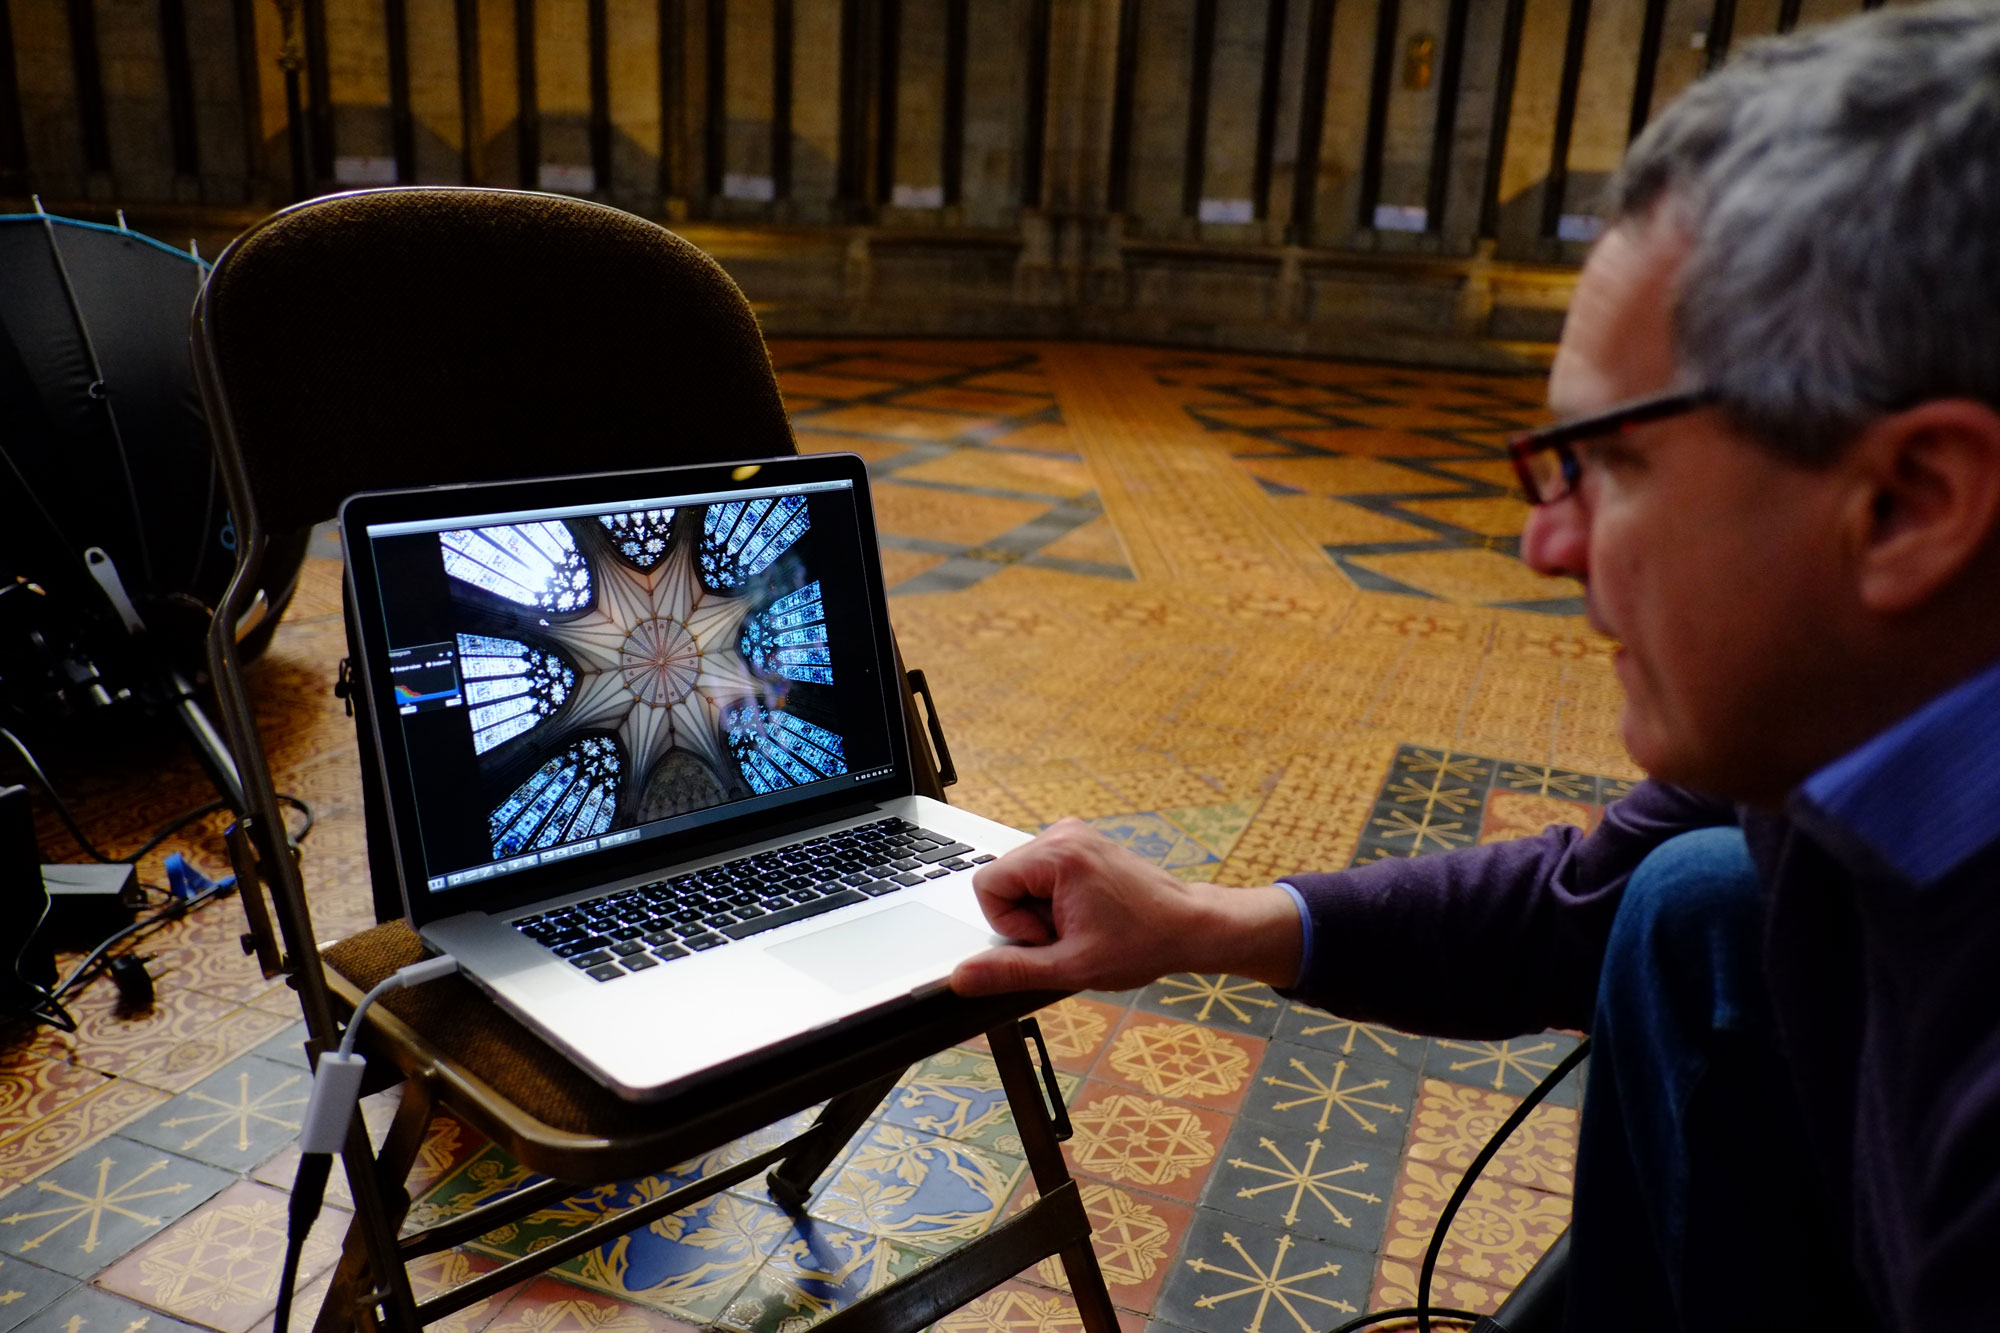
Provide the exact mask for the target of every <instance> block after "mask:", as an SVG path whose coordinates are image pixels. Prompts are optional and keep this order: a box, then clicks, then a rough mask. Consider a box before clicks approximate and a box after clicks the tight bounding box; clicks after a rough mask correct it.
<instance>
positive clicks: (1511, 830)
mask: <svg viewBox="0 0 2000 1333" xmlns="http://www.w3.org/2000/svg"><path fill="white" fill-rule="evenodd" d="M1597 814H1598V807H1597V806H1594V805H1591V804H1589V803H1587V802H1584V801H1569V800H1563V799H1562V798H1560V797H1555V796H1539V795H1536V794H1535V793H1533V792H1524V791H1496V792H1494V793H1493V794H1492V795H1491V796H1490V797H1488V798H1487V802H1486V813H1485V815H1484V816H1483V817H1482V818H1481V820H1480V825H1479V841H1481V842H1506V841H1509V840H1510V839H1513V838H1532V837H1534V836H1535V835H1536V834H1537V833H1540V832H1541V831H1542V830H1543V829H1545V828H1547V827H1549V826H1550V825H1551V824H1569V825H1571V826H1573V827H1575V828H1580V829H1584V830H1586V831H1588V830H1589V829H1591V828H1592V827H1594V826H1595V825H1596V823H1597Z"/></svg>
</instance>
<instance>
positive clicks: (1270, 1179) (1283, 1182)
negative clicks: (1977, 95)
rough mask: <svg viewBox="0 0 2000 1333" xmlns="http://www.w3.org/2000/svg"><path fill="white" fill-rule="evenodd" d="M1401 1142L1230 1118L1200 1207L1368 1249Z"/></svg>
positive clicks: (1385, 1205)
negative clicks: (1286, 1128)
mask: <svg viewBox="0 0 2000 1333" xmlns="http://www.w3.org/2000/svg"><path fill="white" fill-rule="evenodd" d="M1401 1146H1402V1145H1401V1144H1400V1143H1392V1142H1365V1141H1362V1140H1360V1139H1358V1138H1356V1137H1354V1136H1352V1135H1342V1136H1340V1137H1334V1136H1332V1135H1326V1134H1312V1135H1305V1134H1300V1133H1297V1132H1296V1131H1294V1132H1291V1133H1286V1132H1284V1131H1281V1130H1279V1129H1277V1128H1276V1127H1275V1126H1272V1125H1267V1124H1263V1123H1260V1122H1258V1121H1255V1120H1238V1121H1237V1122H1236V1125H1235V1128H1234V1129H1232V1130H1231V1131H1230V1135H1229V1142H1228V1144H1227V1145H1226V1146H1225V1147H1224V1149H1223V1154H1222V1160H1221V1161H1220V1162H1219V1163H1218V1164H1217V1166H1216V1168H1215V1174H1214V1175H1213V1176H1211V1177H1210V1178H1209V1182H1208V1188H1207V1189H1206V1190H1205V1191H1203V1193H1202V1200H1201V1201H1202V1207H1203V1208H1204V1210H1213V1211H1218V1212H1224V1213H1232V1214H1234V1215H1236V1216H1238V1217H1245V1218H1249V1219H1251V1220H1253V1221H1257V1222H1261V1223H1263V1224H1264V1225H1266V1226H1269V1227H1275V1228H1277V1229H1278V1230H1281V1231H1288V1232H1292V1233H1294V1234H1297V1235H1301V1236H1312V1237H1315V1238H1317V1239H1319V1240H1323V1241H1326V1242H1328V1243H1330V1244H1336V1245H1345V1246H1349V1247H1351V1248H1354V1249H1358V1250H1363V1251H1367V1252H1369V1253H1373V1252H1374V1250H1375V1248H1376V1247H1377V1246H1378V1245H1379V1244H1380V1243H1381V1240H1382V1229H1383V1225H1384V1223H1385V1222H1386V1221H1387V1219H1388V1214H1389V1194H1390V1192H1391V1191H1392V1190H1393V1189H1394V1188H1395V1183H1396V1157H1397V1153H1398V1150H1399V1149H1400V1148H1401Z"/></svg>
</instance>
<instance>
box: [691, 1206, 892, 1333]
mask: <svg viewBox="0 0 2000 1333" xmlns="http://www.w3.org/2000/svg"><path fill="white" fill-rule="evenodd" d="M931 1257H932V1256H930V1255H929V1254H927V1253H925V1252H924V1251H922V1250H920V1249H917V1248H916V1247H914V1246H910V1245H903V1244H899V1243H897V1242H895V1241H892V1240H886V1239H884V1238H882V1237H880V1236H871V1235H866V1234H864V1233H862V1232H858V1231H852V1230H849V1229H847V1228H845V1227H841V1226H835V1225H829V1224H827V1223H825V1222H821V1221H819V1220H817V1219H815V1218H807V1219H806V1220H805V1221H803V1222H801V1223H799V1224H798V1225H797V1226H795V1227H794V1228H793V1230H792V1233H791V1234H790V1235H789V1236H788V1237H787V1238H786V1239H785V1240H784V1241H783V1242H781V1243H780V1244H779V1246H778V1247H777V1250H776V1252H775V1253H774V1254H773V1255H772V1256H771V1258H770V1260H769V1261H768V1262H767V1263H765V1264H764V1266H763V1267H762V1268H760V1269H759V1270H758V1271H757V1274H756V1276H755V1277H753V1278H751V1279H750V1281H749V1283H748V1284H747V1285H746V1286H745V1287H744V1288H743V1290H742V1291H741V1292H739V1293H738V1294H737V1296H736V1298H735V1299H734V1300H732V1301H730V1303H729V1306H728V1308H727V1309H725V1310H724V1311H723V1313H722V1317H721V1318H720V1319H718V1320H717V1321H716V1323H717V1325H718V1327H721V1328H726V1329H734V1330H738V1331H739V1333H791V1331H792V1330H795V1329H803V1328H807V1327H810V1326H811V1325H813V1324H816V1323H818V1322H819V1321H820V1320H822V1319H824V1318H826V1316H828V1315H830V1314H832V1313H833V1312H834V1311H836V1310H843V1309H845V1308H847V1307H848V1306H850V1305H852V1304H854V1303H855V1302H856V1301H858V1300H860V1299H861V1298H862V1297H864V1296H867V1295H869V1294H871V1293H873V1292H876V1291H880V1290H881V1289H882V1288H883V1287H886V1286H888V1285H889V1284H890V1283H891V1282H894V1281H895V1280H896V1279H898V1278H900V1277H903V1276H905V1275H907V1274H909V1273H911V1272H914V1271H915V1270H916V1269H918V1268H920V1267H922V1266H923V1265H924V1264H927V1263H929V1262H930V1261H931Z"/></svg>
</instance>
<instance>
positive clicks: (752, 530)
mask: <svg viewBox="0 0 2000 1333" xmlns="http://www.w3.org/2000/svg"><path fill="white" fill-rule="evenodd" d="M811 523H812V520H811V517H810V515H809V514H808V513H807V510H806V502H805V500H804V498H803V497H801V496H797V495H784V496H779V497H777V498H776V499H762V500H732V501H730V502H729V503H728V504H717V505H710V506H709V507H708V511H707V512H706V513H705V514H703V515H702V520H701V579H702V582H703V583H706V584H707V585H708V586H709V587H711V588H714V589H716V590H717V591H719V592H727V591H730V590H732V589H735V588H740V587H742V586H743V585H744V584H745V583H746V582H748V581H749V580H750V579H752V578H754V577H756V576H757V575H759V574H761V573H763V572H764V571H765V570H766V569H769V568H770V567H771V563H772V562H773V561H775V560H776V559H777V558H778V557H779V556H781V555H783V554H784V553H785V552H786V551H788V550H790V549H791V547H792V543H794V542H796V541H797V540H798V539H799V538H800V537H802V536H804V535H805V532H806V529H807V528H808V527H810V526H811Z"/></svg>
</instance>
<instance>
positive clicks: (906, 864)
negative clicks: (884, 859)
mask: <svg viewBox="0 0 2000 1333" xmlns="http://www.w3.org/2000/svg"><path fill="white" fill-rule="evenodd" d="M889 864H890V865H892V866H894V867H895V868H896V869H898V870H915V869H916V868H917V867H918V866H920V865H922V864H923V862H922V861H918V860H914V859H913V858H911V857H907V856H905V857H901V858H899V859H897V860H894V861H891V862H890V863H889Z"/></svg>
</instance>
